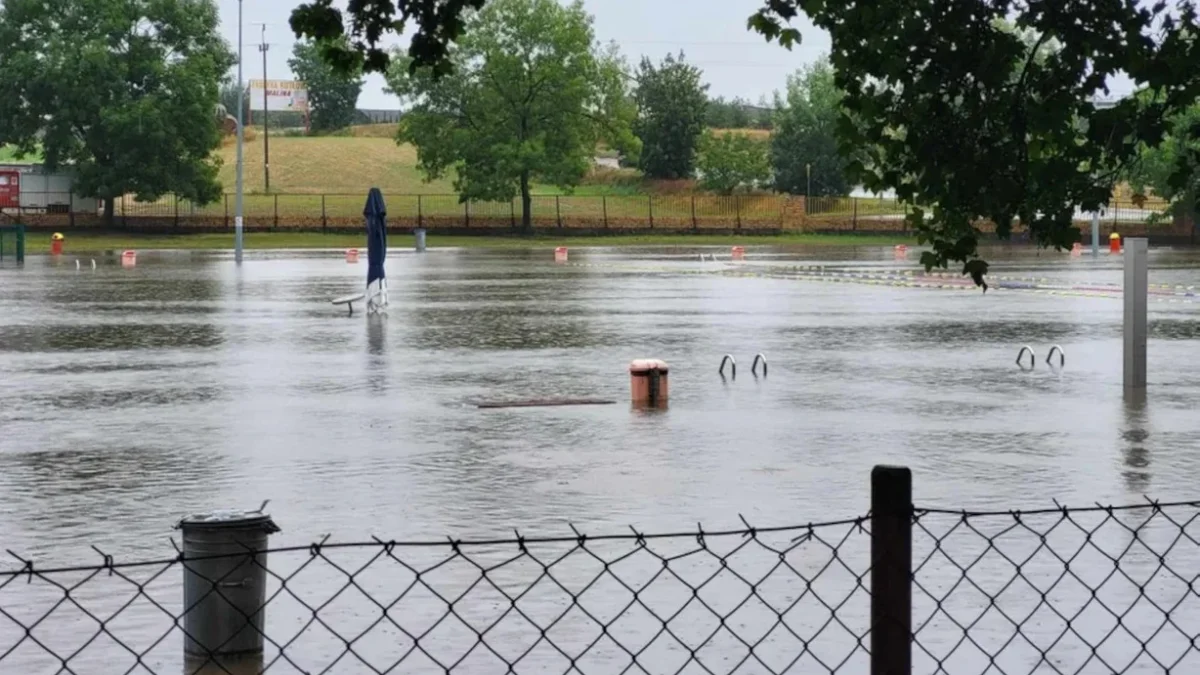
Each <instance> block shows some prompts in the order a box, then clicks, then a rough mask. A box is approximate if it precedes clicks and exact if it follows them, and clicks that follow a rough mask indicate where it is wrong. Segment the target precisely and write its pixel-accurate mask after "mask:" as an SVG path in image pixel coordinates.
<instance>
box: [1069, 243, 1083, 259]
mask: <svg viewBox="0 0 1200 675" xmlns="http://www.w3.org/2000/svg"><path fill="white" fill-rule="evenodd" d="M1081 255H1083V244H1081V243H1079V242H1075V244H1074V245H1073V246H1071V257H1077V256H1081Z"/></svg>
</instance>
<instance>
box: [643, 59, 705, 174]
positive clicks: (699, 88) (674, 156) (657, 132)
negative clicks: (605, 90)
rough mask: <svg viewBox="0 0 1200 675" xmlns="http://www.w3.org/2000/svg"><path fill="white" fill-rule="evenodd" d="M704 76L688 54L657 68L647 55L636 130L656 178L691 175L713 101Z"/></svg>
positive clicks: (649, 169) (647, 166) (649, 170)
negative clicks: (689, 61)
mask: <svg viewBox="0 0 1200 675" xmlns="http://www.w3.org/2000/svg"><path fill="white" fill-rule="evenodd" d="M702 76H703V73H702V72H701V71H700V69H699V68H697V67H696V66H693V65H690V64H688V63H687V61H686V60H685V59H684V56H683V54H682V53H680V54H679V57H678V58H676V57H674V56H670V55H668V56H667V57H666V58H665V59H663V62H662V63H661V64H660V65H657V66H656V65H654V64H653V63H651V62H650V60H649V59H642V63H641V67H640V68H639V69H638V74H637V81H638V85H637V108H638V111H637V122H636V123H635V124H634V133H636V134H637V136H638V138H640V139H641V140H642V158H641V162H640V168H641V170H642V173H644V174H646V175H647V176H649V177H650V178H665V179H676V178H690V177H691V175H692V169H693V168H694V166H695V162H696V147H697V146H698V144H699V143H700V135H701V134H702V133H704V113H705V108H706V107H707V105H708V95H707V94H706V93H705V92H707V91H708V85H706V84H703V83H702V82H701V77H702Z"/></svg>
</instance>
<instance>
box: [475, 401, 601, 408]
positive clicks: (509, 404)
mask: <svg viewBox="0 0 1200 675" xmlns="http://www.w3.org/2000/svg"><path fill="white" fill-rule="evenodd" d="M615 403H616V401H609V400H606V399H602V398H538V399H531V400H527V401H488V402H484V403H476V404H475V407H476V408H480V409H487V410H493V409H496V408H548V407H553V406H566V405H613V404H615Z"/></svg>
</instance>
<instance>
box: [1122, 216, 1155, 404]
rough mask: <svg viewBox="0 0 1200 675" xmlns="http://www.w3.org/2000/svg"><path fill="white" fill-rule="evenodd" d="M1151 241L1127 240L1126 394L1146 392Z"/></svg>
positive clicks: (1142, 239) (1140, 239)
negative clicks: (1148, 261) (1148, 260)
mask: <svg viewBox="0 0 1200 675" xmlns="http://www.w3.org/2000/svg"><path fill="white" fill-rule="evenodd" d="M1148 250H1149V245H1148V240H1147V239H1145V238H1137V239H1126V240H1125V330H1124V334H1125V375H1124V382H1125V391H1126V392H1130V391H1135V392H1136V391H1144V390H1145V389H1146V337H1147V327H1146V306H1147V304H1148V303H1149V294H1150V286H1149V283H1148V280H1149V275H1148V273H1147V262H1146V259H1147V252H1148Z"/></svg>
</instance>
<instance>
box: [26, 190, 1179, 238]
mask: <svg viewBox="0 0 1200 675" xmlns="http://www.w3.org/2000/svg"><path fill="white" fill-rule="evenodd" d="M364 199H365V196H364V195H362V194H281V193H279V194H248V195H245V198H244V205H243V215H244V217H245V222H246V225H247V226H249V227H252V228H255V229H280V230H305V231H316V230H329V229H347V228H359V227H360V226H361V220H362V208H363V201H364ZM235 201H236V200H235V198H234V196H233V195H230V194H226V195H224V196H223V197H222V198H221V199H218V200H217V201H216V202H213V203H211V204H204V205H199V204H194V203H192V202H189V201H187V200H184V199H177V198H175V197H174V196H170V195H168V196H165V197H163V198H161V199H159V200H156V201H153V202H139V201H136V200H134V199H133V198H132V197H129V196H126V197H123V198H121V199H120V200H118V201H117V202H116V203H115V204H114V209H113V211H114V215H115V218H116V222H115V224H116V225H118V226H131V227H133V226H152V227H158V228H171V229H177V230H197V229H200V230H214V229H230V228H232V227H233V224H234V216H235V215H236V214H235ZM22 203H23V206H22V207H20V208H17V209H9V210H10V211H11V212H12V213H13V214H17V215H20V216H22V217H23V219H24V220H26V221H28V222H29V224H31V225H37V226H48V227H92V226H100V225H103V222H102V220H101V219H100V218H99V216H100V215H101V214H102V212H103V204H102V203H99V202H95V201H94V200H81V199H79V198H78V197H74V196H72V195H71V194H69V193H42V194H28V193H26V194H24V195H23V202H22ZM89 204H90V205H91V206H90V207H89V206H88V205H89ZM387 204H388V215H389V217H390V218H391V220H392V221H393V222H395V223H397V224H400V225H403V226H408V227H412V226H421V227H428V228H431V229H436V228H439V227H454V228H467V229H470V228H475V229H498V228H499V229H503V228H510V229H511V228H516V227H517V226H519V225H520V224H521V220H522V207H521V201H520V199H513V200H509V201H499V202H477V201H470V202H462V201H460V200H459V197H458V195H447V194H442V195H436V194H430V195H413V194H401V193H394V194H388V195H387ZM530 207H531V221H532V225H533V226H535V227H538V228H542V229H545V228H586V229H593V230H608V229H612V230H622V229H644V230H652V229H656V230H662V231H664V232H667V231H675V232H685V231H688V230H696V231H699V230H703V229H723V230H741V229H747V230H775V231H778V230H787V229H804V228H806V227H807V228H816V229H825V230H848V231H863V232H879V231H907V229H908V223H907V221H906V220H905V216H906V215H907V214H908V208H907V207H906V206H905V204H904V203H903V202H901V201H899V200H897V199H895V198H882V197H878V198H876V197H813V198H812V199H808V200H806V199H805V198H803V197H791V196H788V195H776V194H738V195H711V194H677V195H594V196H593V195H535V196H534V197H533V198H532V202H531V205H530ZM1090 218H1091V215H1090V214H1087V213H1082V212H1081V213H1079V214H1077V219H1076V220H1077V221H1078V222H1079V223H1080V224H1084V223H1086V222H1087V221H1089V220H1090ZM1101 224H1102V226H1103V227H1104V229H1105V232H1106V233H1107V232H1109V231H1113V230H1118V229H1119V231H1121V232H1123V233H1126V232H1128V233H1142V234H1144V233H1146V232H1149V231H1151V230H1156V231H1166V230H1169V229H1171V228H1172V226H1173V222H1172V218H1171V217H1170V214H1169V213H1168V211H1167V207H1166V204H1164V203H1153V204H1151V203H1146V204H1143V205H1141V206H1138V205H1137V204H1134V203H1133V202H1114V203H1113V204H1111V205H1109V207H1108V208H1106V209H1105V210H1104V212H1103V214H1102V216H1101Z"/></svg>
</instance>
